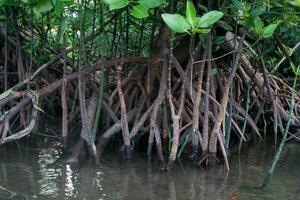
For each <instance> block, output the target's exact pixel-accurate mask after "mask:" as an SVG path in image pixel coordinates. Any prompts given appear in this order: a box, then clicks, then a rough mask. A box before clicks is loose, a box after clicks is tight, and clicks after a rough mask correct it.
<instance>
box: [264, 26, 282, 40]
mask: <svg viewBox="0 0 300 200" xmlns="http://www.w3.org/2000/svg"><path fill="white" fill-rule="evenodd" d="M277 26H278V24H270V25H268V26H266V27H264V28H263V29H262V36H263V37H264V38H267V37H271V36H272V35H273V33H274V31H275V29H276V28H277Z"/></svg>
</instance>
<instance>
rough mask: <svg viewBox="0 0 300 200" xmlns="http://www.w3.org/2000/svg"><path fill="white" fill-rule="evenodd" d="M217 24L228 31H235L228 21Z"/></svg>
mask: <svg viewBox="0 0 300 200" xmlns="http://www.w3.org/2000/svg"><path fill="white" fill-rule="evenodd" d="M217 24H218V25H219V26H220V27H221V28H223V29H224V30H226V31H233V28H232V27H231V25H230V24H228V23H227V22H226V21H221V20H219V21H218V22H217Z"/></svg>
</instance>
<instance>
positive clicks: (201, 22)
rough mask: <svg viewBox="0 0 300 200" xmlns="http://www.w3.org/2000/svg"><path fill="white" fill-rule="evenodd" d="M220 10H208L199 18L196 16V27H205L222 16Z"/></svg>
mask: <svg viewBox="0 0 300 200" xmlns="http://www.w3.org/2000/svg"><path fill="white" fill-rule="evenodd" d="M223 15H224V14H223V13H222V12H220V11H210V12H208V13H205V14H204V15H203V16H202V17H201V18H199V17H198V18H197V27H200V28H207V27H209V26H211V25H213V24H214V23H215V22H217V21H218V20H219V19H221V18H222V17H223Z"/></svg>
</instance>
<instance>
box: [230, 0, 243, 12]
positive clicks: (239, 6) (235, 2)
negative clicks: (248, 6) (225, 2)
mask: <svg viewBox="0 0 300 200" xmlns="http://www.w3.org/2000/svg"><path fill="white" fill-rule="evenodd" d="M231 2H232V4H233V6H234V7H235V8H236V9H238V10H243V9H244V6H243V3H242V2H240V1H239V0H232V1H231Z"/></svg>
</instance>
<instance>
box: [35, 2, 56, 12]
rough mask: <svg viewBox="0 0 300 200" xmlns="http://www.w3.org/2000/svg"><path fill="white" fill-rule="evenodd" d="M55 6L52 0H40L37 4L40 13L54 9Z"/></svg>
mask: <svg viewBox="0 0 300 200" xmlns="http://www.w3.org/2000/svg"><path fill="white" fill-rule="evenodd" d="M52 8H53V4H52V2H51V1H48V0H40V1H38V3H37V6H36V11H37V12H38V13H46V12H48V11H50V10H52Z"/></svg>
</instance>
